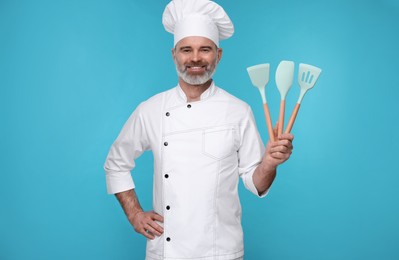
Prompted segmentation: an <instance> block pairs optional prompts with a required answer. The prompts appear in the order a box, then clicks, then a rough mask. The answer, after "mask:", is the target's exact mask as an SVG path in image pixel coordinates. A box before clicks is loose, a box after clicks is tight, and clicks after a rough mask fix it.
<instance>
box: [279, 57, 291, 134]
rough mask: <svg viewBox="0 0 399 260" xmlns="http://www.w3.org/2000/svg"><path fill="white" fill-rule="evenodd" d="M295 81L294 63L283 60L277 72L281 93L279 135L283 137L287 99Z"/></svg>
mask: <svg viewBox="0 0 399 260" xmlns="http://www.w3.org/2000/svg"><path fill="white" fill-rule="evenodd" d="M293 80H294V62H292V61H286V60H283V61H281V62H280V64H279V65H278V66H277V70H276V85H277V88H278V91H280V96H281V101H280V115H279V118H278V130H277V133H278V134H279V135H281V134H282V133H283V129H284V112H285V97H286V96H287V93H288V91H289V90H290V88H291V86H292V81H293Z"/></svg>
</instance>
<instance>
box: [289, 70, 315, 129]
mask: <svg viewBox="0 0 399 260" xmlns="http://www.w3.org/2000/svg"><path fill="white" fill-rule="evenodd" d="M320 73H321V69H320V68H318V67H315V66H312V65H308V64H303V63H301V64H299V70H298V83H299V87H300V88H301V91H300V93H299V99H298V101H297V103H296V105H295V107H294V111H292V114H291V118H290V120H289V121H288V125H287V128H286V129H285V133H289V132H291V129H292V127H293V126H294V122H295V118H296V116H297V114H298V111H299V107H300V106H301V102H302V99H303V97H304V96H305V94H306V92H307V91H308V90H309V89H311V88H313V87H314V85H315V84H316V81H317V79H318V78H319V75H320Z"/></svg>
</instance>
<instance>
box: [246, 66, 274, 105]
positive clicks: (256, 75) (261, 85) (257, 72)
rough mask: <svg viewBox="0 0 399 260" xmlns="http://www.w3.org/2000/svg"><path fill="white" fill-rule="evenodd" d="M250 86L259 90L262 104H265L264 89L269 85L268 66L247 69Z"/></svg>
mask: <svg viewBox="0 0 399 260" xmlns="http://www.w3.org/2000/svg"><path fill="white" fill-rule="evenodd" d="M247 71H248V74H249V78H250V79H251V82H252V84H253V85H254V86H255V87H257V88H258V89H259V92H260V94H261V96H262V101H263V104H265V103H266V95H265V87H266V85H267V83H269V72H270V64H269V63H265V64H259V65H255V66H251V67H248V68H247Z"/></svg>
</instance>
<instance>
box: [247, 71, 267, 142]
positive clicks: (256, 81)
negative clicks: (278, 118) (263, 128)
mask: <svg viewBox="0 0 399 260" xmlns="http://www.w3.org/2000/svg"><path fill="white" fill-rule="evenodd" d="M247 71H248V74H249V77H250V79H251V82H252V84H253V85H254V86H255V87H257V88H258V89H259V93H260V95H261V96H262V101H263V110H264V112H265V117H266V124H267V131H268V132H269V138H270V140H271V141H272V142H274V132H273V125H272V119H271V117H270V112H269V107H268V105H267V101H266V93H265V88H266V85H267V83H269V74H270V64H269V63H265V64H259V65H255V66H251V67H248V68H247Z"/></svg>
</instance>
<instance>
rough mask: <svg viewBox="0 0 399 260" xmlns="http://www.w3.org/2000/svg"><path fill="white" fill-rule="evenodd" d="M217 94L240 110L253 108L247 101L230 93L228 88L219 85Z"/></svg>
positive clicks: (219, 97) (245, 110)
mask: <svg viewBox="0 0 399 260" xmlns="http://www.w3.org/2000/svg"><path fill="white" fill-rule="evenodd" d="M216 96H217V97H218V99H221V100H223V101H225V102H228V103H229V106H232V107H233V108H234V109H237V110H239V111H244V112H247V111H248V110H251V107H250V106H249V105H248V104H247V103H246V102H245V101H243V100H241V99H239V98H238V97H236V96H234V95H232V94H230V93H229V92H227V91H226V90H224V89H222V88H220V87H218V89H217V94H216Z"/></svg>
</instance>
